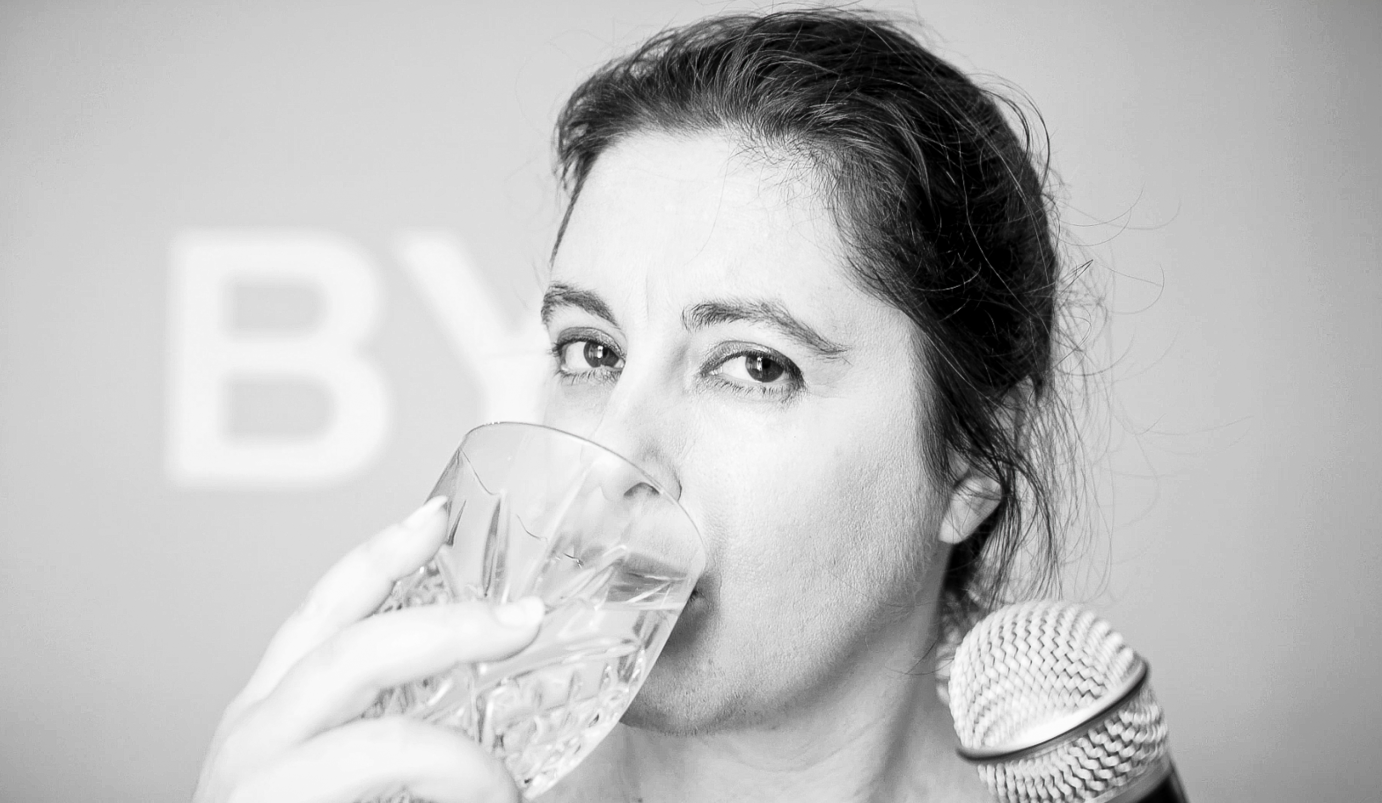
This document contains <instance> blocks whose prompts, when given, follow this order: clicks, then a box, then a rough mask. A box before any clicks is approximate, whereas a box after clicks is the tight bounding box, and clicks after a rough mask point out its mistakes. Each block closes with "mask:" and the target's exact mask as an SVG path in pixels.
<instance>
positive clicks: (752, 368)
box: [710, 351, 801, 395]
mask: <svg viewBox="0 0 1382 803" xmlns="http://www.w3.org/2000/svg"><path fill="white" fill-rule="evenodd" d="M710 373H711V374H712V375H713V376H716V377H718V378H720V379H721V380H723V381H725V382H726V383H728V384H731V385H732V386H734V387H736V389H742V390H744V391H746V392H751V393H759V394H762V395H785V394H788V393H792V392H794V391H796V390H797V389H798V388H799V387H800V385H801V372H800V371H799V370H798V369H797V367H796V366H795V365H793V364H792V363H791V361H790V360H787V359H785V358H782V357H779V356H777V355H775V354H769V353H766V352H761V351H744V352H740V353H738V354H733V355H730V356H729V357H727V358H725V359H724V360H723V361H721V362H720V364H719V365H718V366H717V367H716V368H715V369H714V370H713V371H711V372H710Z"/></svg>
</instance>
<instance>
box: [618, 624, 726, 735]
mask: <svg viewBox="0 0 1382 803" xmlns="http://www.w3.org/2000/svg"><path fill="white" fill-rule="evenodd" d="M695 613H696V614H700V615H693V616H691V617H689V618H684V619H683V621H682V622H679V623H678V624H677V627H676V628H675V629H674V630H673V631H672V636H671V638H670V639H668V641H667V645H666V647H665V648H664V649H663V651H662V655H661V656H660V657H659V658H658V659H657V663H655V664H654V665H653V669H652V671H651V672H649V673H648V678H647V680H645V681H644V682H643V687H642V688H641V689H639V691H638V694H637V695H636V696H635V697H634V698H633V703H632V704H630V705H629V707H628V710H627V711H625V712H624V716H623V718H622V719H621V720H620V722H622V723H623V724H624V725H627V726H629V727H632V728H638V729H640V730H648V731H654V732H656V733H665V734H668V735H674V736H691V735H696V734H703V733H709V732H713V731H717V730H722V729H724V728H725V727H727V726H731V725H732V724H734V722H735V721H736V720H737V719H739V718H740V717H738V716H737V715H736V713H737V712H738V711H740V710H741V709H742V702H741V701H739V700H737V699H736V695H734V694H733V692H732V690H731V689H730V688H729V686H730V685H731V684H727V683H726V682H725V679H724V678H722V677H719V672H717V669H716V666H715V664H714V663H713V662H711V661H709V660H706V659H705V657H704V656H705V655H707V654H710V653H713V652H714V649H713V647H714V641H715V639H714V638H713V634H712V633H711V631H712V628H710V627H708V626H707V624H708V622H707V620H706V617H705V616H704V611H703V610H702V611H696V612H695Z"/></svg>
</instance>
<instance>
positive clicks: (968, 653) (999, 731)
mask: <svg viewBox="0 0 1382 803" xmlns="http://www.w3.org/2000/svg"><path fill="white" fill-rule="evenodd" d="M1145 671H1146V666H1145V664H1144V663H1143V661H1142V659H1141V658H1140V657H1139V656H1138V655H1137V653H1136V652H1134V651H1133V650H1132V648H1130V647H1128V645H1127V644H1125V643H1124V642H1123V637H1122V636H1120V635H1119V634H1118V633H1117V632H1115V631H1114V630H1113V628H1112V627H1110V626H1109V624H1108V623H1107V622H1106V621H1104V620H1103V619H1101V618H1099V617H1098V616H1097V615H1095V614H1094V613H1093V612H1091V611H1089V610H1088V609H1086V608H1084V607H1082V606H1079V605H1075V604H1072V603H1067V602H1059V601H1041V602H1026V603H1021V604H1018V605H1011V606H1008V607H1006V608H1003V609H1001V610H999V611H997V612H995V613H993V614H991V615H990V616H988V617H986V618H985V619H983V620H982V621H980V622H979V624H977V625H975V627H974V628H973V630H971V631H970V632H969V634H968V635H967V636H965V638H964V641H963V642H961V644H960V647H959V649H958V650H956V652H955V659H954V662H953V664H952V665H951V669H950V688H949V693H950V710H951V714H952V715H953V717H954V720H955V730H956V732H957V733H958V735H959V737H960V744H961V745H963V747H964V748H965V749H966V750H968V751H980V752H981V753H982V755H981V756H974V755H970V756H967V757H969V758H970V759H971V760H973V761H975V762H976V764H977V765H978V768H979V773H980V775H981V776H982V777H983V779H984V781H985V782H986V783H987V784H988V786H989V789H990V790H991V791H992V792H993V794H994V795H995V796H997V797H998V799H999V800H1002V801H1006V802H1007V803H1036V802H1037V801H1040V802H1041V803H1058V802H1059V803H1064V802H1065V801H1072V802H1073V801H1086V800H1096V799H1108V798H1109V797H1111V796H1116V795H1117V794H1118V792H1119V790H1121V789H1122V788H1123V787H1125V786H1126V785H1128V784H1130V783H1132V782H1134V781H1137V780H1139V779H1142V778H1143V777H1144V776H1146V775H1147V774H1148V773H1152V772H1156V771H1157V769H1158V768H1161V767H1169V763H1168V762H1169V756H1168V754H1167V749H1166V724H1165V721H1164V719H1163V717H1162V714H1161V708H1160V706H1159V705H1157V702H1156V699H1155V698H1154V697H1153V696H1152V692H1151V687H1150V686H1149V685H1148V684H1146V683H1145V682H1142V680H1143V678H1144V677H1145ZM1129 689H1132V690H1133V691H1132V692H1131V693H1130V696H1128V698H1127V700H1126V701H1124V702H1121V703H1119V702H1117V698H1118V697H1120V696H1121V695H1122V693H1123V692H1125V691H1127V690H1129ZM1057 737H1059V738H1057Z"/></svg>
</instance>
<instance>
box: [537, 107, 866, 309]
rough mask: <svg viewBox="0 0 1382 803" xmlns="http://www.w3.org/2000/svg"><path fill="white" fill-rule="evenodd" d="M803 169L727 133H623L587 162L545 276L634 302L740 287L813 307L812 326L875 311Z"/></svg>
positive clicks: (673, 300)
mask: <svg viewBox="0 0 1382 803" xmlns="http://www.w3.org/2000/svg"><path fill="white" fill-rule="evenodd" d="M813 178H814V177H813V176H812V174H811V173H810V171H808V170H804V169H801V168H800V167H797V166H794V165H792V164H790V163H788V162H787V161H786V160H777V159H770V158H765V157H764V155H763V154H761V153H757V152H754V151H750V150H747V149H745V148H744V147H742V146H741V145H740V144H739V143H737V142H736V141H735V140H734V139H732V138H731V137H729V136H728V135H723V134H714V133H707V134H699V135H686V136H679V135H671V134H640V135H635V136H632V137H629V138H628V139H626V140H624V141H622V142H620V143H619V144H617V145H616V146H614V147H613V148H611V149H610V150H609V151H608V152H606V153H604V154H603V155H601V156H600V158H599V159H598V160H597V161H596V163H595V166H594V167H593V169H592V170H591V173H590V175H589V176H588V178H587V180H586V183H585V186H584V187H583V188H582V191H581V196H580V198H579V200H578V202H577V203H576V206H575V208H574V209H573V210H572V213H571V219H570V221H569V223H568V225H567V229H566V234H565V236H564V238H563V241H562V244H561V247H560V248H559V249H558V251H557V254H556V256H555V258H554V260H553V271H552V279H553V281H559V282H567V283H571V284H577V285H580V286H582V287H587V288H589V289H592V290H594V291H596V292H598V293H600V294H601V295H602V296H604V297H605V298H606V300H608V301H609V303H610V304H612V305H614V306H615V307H616V308H618V307H624V308H626V309H631V310H634V311H636V310H638V309H642V308H644V307H646V306H647V305H651V304H655V303H657V302H658V301H659V300H661V301H665V302H667V303H670V304H689V303H695V302H697V301H700V300H703V299H704V298H706V297H708V296H725V295H740V296H751V297H754V298H761V299H769V300H773V301H779V302H782V303H783V304H785V305H787V306H789V307H791V308H793V309H794V310H798V311H802V309H803V308H805V309H815V310H816V312H817V314H818V315H820V316H823V320H821V322H822V323H829V322H830V321H832V320H835V319H839V318H845V319H847V318H849V317H851V313H852V314H874V315H876V314H880V313H881V312H882V310H883V308H884V305H882V304H881V303H880V302H877V301H876V300H874V299H872V298H870V297H867V296H865V295H864V294H863V293H862V292H861V291H859V290H858V289H856V288H855V286H854V284H853V282H852V281H851V279H850V275H849V272H848V270H849V269H848V268H847V266H846V263H845V260H844V258H843V254H844V249H843V245H842V243H841V240H840V237H839V232H838V229H837V227H836V226H835V223H834V219H833V218H832V216H831V214H830V211H829V209H828V207H827V206H826V204H825V202H824V200H823V198H822V197H821V196H820V194H819V192H818V191H817V189H816V188H815V186H814V180H813ZM839 323H841V324H845V323H848V321H844V320H842V321H839Z"/></svg>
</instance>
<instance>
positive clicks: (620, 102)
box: [556, 10, 1063, 627]
mask: <svg viewBox="0 0 1382 803" xmlns="http://www.w3.org/2000/svg"><path fill="white" fill-rule="evenodd" d="M1005 109H1006V110H1007V111H1008V112H1009V113H1010V114H1012V115H1013V116H1014V117H1015V119H1016V121H1017V124H1018V125H1017V128H1016V130H1015V129H1014V127H1011V126H1010V125H1009V124H1008V122H1007V119H1006V118H1005V116H1004V111H1005ZM646 131H669V132H701V131H729V132H731V133H732V134H734V135H737V136H738V137H739V138H740V139H741V140H742V142H743V143H744V144H745V145H746V146H748V147H751V148H755V149H758V150H760V151H761V152H763V153H764V154H768V155H774V154H776V155H785V156H787V157H788V158H790V159H794V160H798V161H799V162H800V163H802V164H804V165H806V166H809V167H810V168H811V169H812V172H813V175H814V176H816V177H817V178H818V179H819V180H820V181H821V184H822V187H823V188H824V189H825V195H826V198H827V199H828V202H829V203H830V206H831V208H832V209H833V211H834V214H835V218H836V221H837V224H838V225H839V227H840V231H841V232H842V234H843V236H844V239H845V242H846V244H847V247H848V250H849V252H850V253H849V255H848V257H849V259H850V262H851V268H852V269H853V271H854V272H855V274H856V278H857V279H858V281H859V282H860V283H861V286H862V287H864V288H865V289H866V290H868V291H870V292H872V293H873V294H875V295H876V296H877V297H879V298H881V299H883V300H884V301H886V302H887V303H890V304H892V305H894V306H896V307H897V308H898V309H900V310H902V311H903V312H905V313H906V314H907V315H908V316H909V317H910V318H911V320H912V321H913V322H914V323H915V324H916V327H917V329H916V331H917V334H918V339H917V341H918V342H917V347H918V349H917V350H918V353H919V356H920V364H921V365H922V366H924V370H925V372H926V375H927V378H928V380H929V381H930V383H931V391H932V392H931V394H929V395H930V396H931V398H933V399H934V409H933V411H932V414H931V415H930V416H929V419H930V420H929V421H928V426H927V427H926V434H927V437H926V438H925V441H926V442H925V443H924V444H923V445H922V448H924V449H925V450H926V452H927V460H928V463H929V465H930V468H931V470H932V472H933V474H934V475H935V476H937V477H940V478H942V479H954V476H955V475H954V471H955V469H956V467H957V466H958V465H960V464H961V463H963V464H966V465H968V466H971V467H974V468H976V469H977V470H979V471H981V472H984V473H985V474H987V475H988V476H990V477H992V478H993V479H995V480H997V481H998V483H999V485H1000V486H1001V489H1002V491H1001V498H1000V500H999V501H998V505H997V508H996V510H995V511H994V513H993V514H992V515H991V516H989V518H988V519H987V520H986V521H985V522H984V523H983V524H982V525H981V526H980V527H979V528H978V530H977V531H976V532H975V533H974V534H973V535H972V536H971V537H970V538H968V539H967V540H966V541H964V542H963V543H961V544H960V545H959V546H957V547H956V548H955V549H954V550H953V551H952V553H951V557H950V562H949V565H948V566H947V567H946V575H945V580H944V588H943V601H944V607H943V617H944V618H945V620H946V622H947V624H949V625H952V626H960V627H963V626H964V625H965V624H966V623H968V622H970V621H972V619H973V618H974V617H975V616H976V615H977V614H981V613H983V612H985V611H987V610H988V609H990V608H991V607H993V606H995V605H996V604H997V603H998V602H999V601H1000V600H1001V599H1002V598H1003V595H1004V594H1005V593H1006V592H1007V591H1008V588H1007V586H1008V584H1009V581H1010V577H1011V575H1012V573H1013V567H1014V563H1015V561H1016V560H1017V559H1018V557H1019V555H1020V554H1021V553H1023V552H1024V551H1025V552H1028V553H1031V554H1034V555H1035V557H1036V559H1037V560H1036V564H1035V568H1036V571H1035V572H1034V574H1033V578H1032V579H1035V580H1036V582H1037V585H1039V586H1045V585H1046V584H1047V582H1048V581H1052V580H1054V579H1055V576H1056V569H1057V567H1058V559H1057V558H1058V555H1059V550H1058V539H1057V534H1056V529H1057V527H1058V524H1057V516H1056V515H1055V510H1056V507H1057V506H1056V502H1055V491H1056V483H1055V481H1054V467H1055V466H1056V465H1057V464H1058V463H1059V462H1060V461H1058V460H1056V459H1055V455H1056V453H1057V452H1058V451H1059V441H1060V437H1059V435H1060V432H1061V430H1062V429H1063V427H1061V426H1058V425H1057V426H1053V425H1052V423H1051V422H1052V421H1058V420H1061V416H1060V415H1059V413H1058V414H1057V415H1055V416H1054V417H1053V416H1051V415H1048V413H1050V412H1052V411H1053V410H1055V411H1057V412H1058V411H1059V410H1060V409H1061V405H1060V402H1059V399H1058V394H1055V393H1053V390H1054V388H1053V378H1054V376H1055V364H1054V363H1055V360H1054V359H1053V353H1054V344H1055V342H1056V334H1057V320H1058V317H1059V316H1058V311H1059V304H1060V275H1059V273H1060V270H1059V259H1058V257H1057V252H1056V249H1055V238H1054V235H1053V231H1052V215H1050V214H1049V213H1048V208H1049V206H1050V201H1049V197H1048V195H1047V192H1046V189H1047V180H1048V176H1049V170H1048V169H1047V168H1046V167H1045V165H1044V164H1043V165H1041V166H1037V165H1035V164H1034V156H1033V147H1032V146H1033V142H1032V137H1033V131H1032V127H1031V126H1030V125H1029V124H1028V121H1027V118H1026V116H1025V115H1023V114H1022V113H1021V110H1020V109H1019V108H1018V107H1017V105H1016V104H1014V103H1011V102H1009V101H1007V100H1004V99H1003V98H1001V97H998V96H996V95H994V94H992V93H990V92H988V91H986V90H984V89H981V88H980V87H978V86H977V85H976V84H975V83H974V82H973V81H972V80H970V79H969V78H968V77H966V76H965V75H963V74H962V73H960V72H959V71H958V70H956V69H955V68H954V67H952V66H950V65H949V64H947V63H946V62H944V61H942V60H941V59H939V58H938V57H936V56H935V55H933V54H932V53H930V52H928V51H927V50H926V49H925V48H924V47H922V45H921V44H919V43H918V42H917V41H916V40H915V39H914V38H912V37H911V36H909V35H908V34H906V33H904V32H903V31H902V30H901V29H900V28H899V27H898V26H897V25H895V24H893V23H891V22H889V21H887V20H885V19H883V18H880V17H878V16H876V15H872V14H866V13H861V12H857V11H842V10H810V11H787V12H777V13H770V14H766V15H762V16H726V17H718V18H711V19H708V20H704V21H701V22H697V23H694V24H691V25H688V26H685V27H682V28H677V29H673V30H670V31H665V32H663V33H661V34H659V35H657V36H656V37H654V38H653V39H651V40H649V41H648V42H646V43H645V44H643V45H642V46H641V47H640V48H638V49H637V50H636V51H634V52H633V53H631V54H630V55H627V56H625V57H623V58H620V59H617V60H615V61H613V62H611V63H609V64H607V65H605V66H604V67H602V68H601V69H600V70H599V71H597V72H596V73H595V74H594V75H593V76H591V77H590V78H589V79H587V80H586V81H585V82H584V83H583V84H581V86H580V87H579V88H578V89H577V90H576V91H575V93H574V94H573V95H572V96H571V98H570V99H569V100H568V101H567V104H566V106H565V108H564V109H563V110H562V113H561V116H560V118H559V120H558V123H557V133H556V150H557V158H558V163H559V164H558V169H559V174H560V177H561V180H562V182H563V184H564V186H565V187H566V189H567V192H568V194H569V198H570V201H569V205H568V207H567V210H566V218H565V219H564V220H563V222H562V232H564V231H565V228H566V222H567V221H568V220H569V219H570V214H571V208H572V207H574V205H575V203H576V201H577V199H578V198H579V197H580V193H581V188H582V186H583V185H584V182H585V180H586V177H587V176H588V175H589V174H590V171H591V168H592V167H593V165H594V164H595V161H596V159H598V158H599V156H600V155H601V154H602V153H604V152H605V151H606V150H607V149H608V148H610V147H611V146H612V145H613V144H615V143H617V142H619V141H620V140H621V139H622V138H624V137H627V136H629V135H630V134H634V133H638V132H646ZM560 241H561V233H559V234H558V237H557V242H558V244H560ZM1029 590H1031V589H1029Z"/></svg>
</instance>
